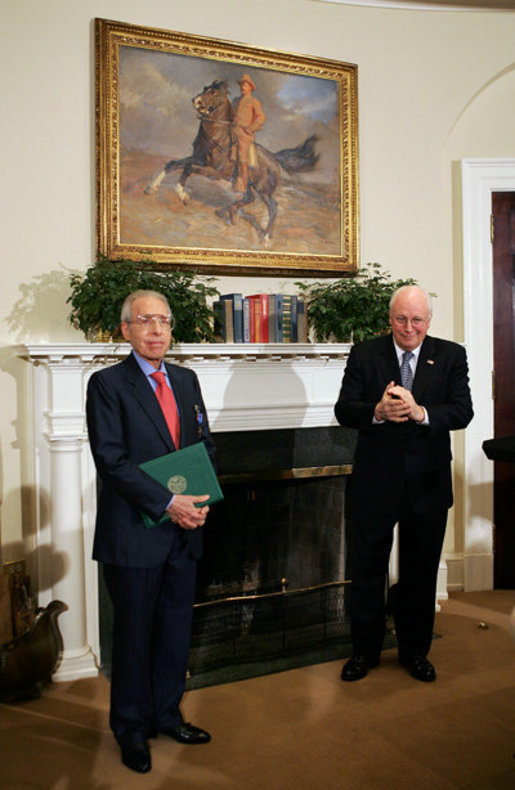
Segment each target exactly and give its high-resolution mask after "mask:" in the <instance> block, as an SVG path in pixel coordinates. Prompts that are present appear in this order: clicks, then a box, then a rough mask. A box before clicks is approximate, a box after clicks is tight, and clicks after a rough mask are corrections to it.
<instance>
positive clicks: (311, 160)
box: [274, 134, 320, 173]
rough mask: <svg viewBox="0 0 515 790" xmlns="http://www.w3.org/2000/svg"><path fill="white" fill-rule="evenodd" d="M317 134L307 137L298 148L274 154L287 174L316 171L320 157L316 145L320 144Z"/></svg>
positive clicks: (286, 149)
mask: <svg viewBox="0 0 515 790" xmlns="http://www.w3.org/2000/svg"><path fill="white" fill-rule="evenodd" d="M318 139H319V138H318V137H317V135H316V134H312V135H311V137H307V138H306V140H304V142H303V143H301V144H300V145H298V146H297V147H296V148H283V149H282V151H278V152H277V153H276V154H274V156H275V158H276V159H277V161H278V162H279V164H280V165H281V167H283V168H284V169H285V170H286V172H287V173H302V172H306V171H309V170H314V169H315V167H316V165H317V162H318V160H319V159H320V157H319V155H318V154H317V153H316V152H315V143H316V142H318Z"/></svg>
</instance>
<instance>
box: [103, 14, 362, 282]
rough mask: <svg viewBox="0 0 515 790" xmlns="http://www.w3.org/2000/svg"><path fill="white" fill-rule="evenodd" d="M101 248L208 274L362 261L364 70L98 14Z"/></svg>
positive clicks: (319, 270)
mask: <svg viewBox="0 0 515 790" xmlns="http://www.w3.org/2000/svg"><path fill="white" fill-rule="evenodd" d="M95 50H96V123H97V140H96V156H97V163H96V184H97V210H98V215H97V246H98V252H99V253H101V254H102V255H105V256H106V257H107V258H109V259H110V260H118V259H121V258H125V259H129V260H134V261H144V260H152V261H153V262H154V263H155V264H156V266H157V267H158V268H167V267H180V268H191V269H194V270H195V271H197V272H199V273H201V272H204V273H206V274H238V273H239V274H261V275H264V274H271V275H297V276H298V275H306V276H320V275H328V276H337V275H339V274H342V273H345V272H351V271H354V270H356V269H357V263H358V230H359V221H358V107H357V67H356V66H355V65H352V64H348V63H340V62H337V61H332V60H324V59H322V58H315V57H308V56H303V55H293V54H289V53H285V52H277V51H273V50H266V49H258V48H256V47H250V46H246V45H243V44H237V43H232V42H227V41H222V40H218V39H209V38H201V37H198V36H193V35H187V34H185V33H175V32H168V31H163V30H155V29H150V28H143V27H137V26H134V25H128V24H123V23H118V22H111V21H108V20H104V19H97V20H95Z"/></svg>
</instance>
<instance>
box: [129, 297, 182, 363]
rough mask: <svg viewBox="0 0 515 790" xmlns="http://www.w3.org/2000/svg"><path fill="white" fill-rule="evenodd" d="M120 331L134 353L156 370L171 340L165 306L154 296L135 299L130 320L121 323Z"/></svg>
mask: <svg viewBox="0 0 515 790" xmlns="http://www.w3.org/2000/svg"><path fill="white" fill-rule="evenodd" d="M121 329H122V334H123V336H124V338H125V340H127V341H128V342H129V343H130V344H131V346H132V347H133V349H134V351H136V352H137V353H138V354H139V355H140V357H143V359H145V360H146V361H147V362H150V364H151V365H152V366H153V367H155V368H156V370H157V368H159V366H160V365H161V360H162V359H163V357H164V355H165V354H166V352H167V351H168V349H169V348H170V342H171V339H172V330H171V325H170V313H169V311H168V308H167V307H166V304H165V303H164V302H162V301H161V299H158V298H157V297H155V296H141V297H140V298H139V299H135V300H134V302H133V303H132V305H131V320H130V322H126V321H123V322H122V325H121Z"/></svg>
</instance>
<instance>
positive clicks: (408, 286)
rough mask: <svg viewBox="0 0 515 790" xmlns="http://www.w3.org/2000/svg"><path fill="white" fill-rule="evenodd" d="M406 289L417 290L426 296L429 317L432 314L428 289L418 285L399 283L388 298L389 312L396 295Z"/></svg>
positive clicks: (431, 302)
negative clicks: (398, 286) (399, 285)
mask: <svg viewBox="0 0 515 790" xmlns="http://www.w3.org/2000/svg"><path fill="white" fill-rule="evenodd" d="M406 291H418V292H419V293H421V294H423V295H424V296H425V298H426V302H427V311H428V314H429V316H430V317H431V316H432V315H433V300H432V299H431V294H430V293H429V291H426V290H425V288H421V287H420V285H401V287H400V288H397V290H395V291H394V292H393V294H392V296H391V299H390V305H389V308H390V312H391V310H392V307H393V303H394V302H395V300H396V299H397V297H398V296H399V295H400V294H402V293H405V292H406Z"/></svg>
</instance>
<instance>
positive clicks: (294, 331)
mask: <svg viewBox="0 0 515 790" xmlns="http://www.w3.org/2000/svg"><path fill="white" fill-rule="evenodd" d="M298 302H299V298H298V296H295V295H293V296H292V298H291V342H292V343H297V342H298V340H299V322H298V316H297V305H298Z"/></svg>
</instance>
